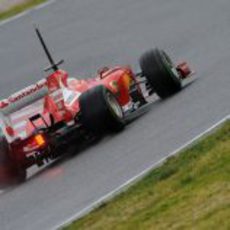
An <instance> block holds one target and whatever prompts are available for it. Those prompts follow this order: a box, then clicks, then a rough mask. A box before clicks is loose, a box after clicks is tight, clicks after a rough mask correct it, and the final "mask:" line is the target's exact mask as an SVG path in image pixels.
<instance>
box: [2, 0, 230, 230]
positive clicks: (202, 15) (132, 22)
mask: <svg viewBox="0 0 230 230" xmlns="http://www.w3.org/2000/svg"><path fill="white" fill-rule="evenodd" d="M229 11H230V2H229V0H219V1H216V0H203V1H200V0H193V1H191V0H168V1H166V0H165V1H162V0H142V1H139V0H116V1H113V0H84V1H80V0H65V1H61V0H57V1H56V2H55V3H52V4H50V5H48V6H47V7H45V8H42V9H39V10H35V11H32V12H30V13H29V14H27V15H25V16H23V17H21V18H19V19H17V20H13V21H11V22H8V23H6V24H3V25H2V26H0V57H1V59H0V60H1V61H0V70H1V72H0V73H1V74H0V75H1V76H0V86H1V89H0V96H1V97H3V96H6V95H8V94H10V93H11V92H14V91H15V90H18V89H19V88H21V87H23V86H26V85H28V84H30V83H32V82H34V81H36V80H38V79H40V78H41V77H42V76H44V74H43V73H42V71H41V67H45V66H46V65H47V61H46V59H45V57H44V54H43V51H42V49H41V48H40V45H39V43H38V41H37V39H36V37H35V34H34V31H33V26H32V25H33V23H36V24H39V25H40V27H41V28H42V31H43V33H44V34H45V37H46V40H47V42H48V43H49V45H50V47H51V49H52V51H53V52H54V56H55V57H57V58H58V57H61V58H64V59H65V61H66V64H65V65H64V68H65V69H67V70H68V71H69V72H70V73H71V75H73V76H90V75H93V73H94V72H95V69H97V68H98V67H100V66H101V65H104V64H105V65H107V64H108V65H116V64H132V65H133V67H134V68H135V69H137V70H138V64H137V63H138V62H137V61H138V58H139V56H140V54H141V53H142V52H143V51H145V50H146V49H148V48H150V47H155V46H158V47H162V48H164V49H165V50H166V51H167V52H169V54H171V56H173V57H175V59H174V60H175V61H178V60H184V59H186V60H188V61H189V63H191V65H192V67H193V68H194V69H195V70H196V71H197V75H196V76H197V78H198V80H196V81H195V82H194V83H193V84H191V85H190V86H189V87H187V88H186V89H184V90H182V91H181V92H180V93H179V94H177V95H175V96H173V97H171V98H170V99H168V100H165V101H160V100H157V101H156V102H155V103H154V104H153V105H152V106H151V108H150V111H149V112H148V113H147V114H145V115H144V116H142V117H141V118H139V119H137V120H136V121H135V122H133V123H131V124H130V125H128V126H127V128H126V130H125V131H124V132H122V133H120V134H119V135H114V136H108V137H105V138H104V139H103V140H101V141H100V142H99V143H97V144H95V145H94V146H91V147H89V148H86V149H85V150H83V151H81V152H80V153H78V154H77V155H75V156H74V157H69V158H67V159H64V160H63V161H61V162H59V163H57V164H54V165H52V166H50V167H48V168H47V169H46V170H43V171H41V172H39V173H36V174H33V175H32V176H31V177H30V178H29V180H28V181H27V182H26V183H24V184H23V185H21V186H18V187H15V188H13V189H10V190H9V191H6V192H5V193H3V194H1V195H0V229H1V230H9V229H12V230H13V229H24V230H26V229H28V230H33V229H35V230H37V229H52V228H53V227H54V226H57V225H59V224H60V223H62V222H63V221H65V220H66V219H68V218H69V217H70V216H72V215H74V213H76V212H79V211H80V210H82V209H83V208H85V207H86V206H88V205H90V204H91V203H92V202H94V201H95V200H97V199H99V198H100V197H102V196H104V195H105V194H107V193H109V192H110V191H111V190H113V189H115V188H117V187H118V186H119V185H121V184H123V183H124V182H126V181H127V180H129V179H130V178H131V177H133V176H135V175H136V174H138V173H140V172H141V171H142V170H144V169H145V168H147V167H148V166H150V165H151V164H153V163H154V162H157V161H159V160H160V159H161V158H163V157H165V156H167V155H168V154H169V153H170V152H172V151H173V150H175V149H177V148H178V147H179V146H181V145H183V144H184V143H185V142H187V141H189V140H190V139H192V138H193V137H194V136H196V135H197V134H199V133H200V132H202V131H204V130H205V129H207V128H208V127H210V126H211V125H212V124H214V123H215V122H217V121H218V120H220V119H221V118H222V117H224V116H225V115H226V114H228V113H229V110H230V100H229V98H230V90H229V86H230V65H229V63H230V15H229Z"/></svg>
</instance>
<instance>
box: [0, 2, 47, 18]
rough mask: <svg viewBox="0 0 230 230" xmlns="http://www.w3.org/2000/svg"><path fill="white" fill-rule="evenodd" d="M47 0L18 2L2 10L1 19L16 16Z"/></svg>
mask: <svg viewBox="0 0 230 230" xmlns="http://www.w3.org/2000/svg"><path fill="white" fill-rule="evenodd" d="M46 1H47V0H27V1H25V2H24V3H20V4H17V5H15V6H13V7H11V8H10V9H8V10H5V11H0V21H1V20H4V19H7V18H9V17H12V16H15V15H17V14H19V13H21V12H23V11H25V10H28V9H30V8H32V7H34V6H36V5H39V4H41V3H43V2H46Z"/></svg>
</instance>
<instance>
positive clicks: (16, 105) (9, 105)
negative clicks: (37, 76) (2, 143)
mask: <svg viewBox="0 0 230 230" xmlns="http://www.w3.org/2000/svg"><path fill="white" fill-rule="evenodd" d="M48 93H49V89H48V87H47V80H46V79H43V80H41V81H39V82H37V83H36V84H34V85H31V86H29V87H26V88H24V89H22V90H20V91H18V92H17V93H15V94H13V95H11V96H10V97H9V98H7V99H4V100H2V101H0V118H1V126H2V130H3V132H4V135H5V136H6V138H7V140H8V141H9V142H12V141H13V140H14V139H16V138H17V137H18V132H16V131H17V130H16V129H17V127H18V128H19V127H20V129H23V128H24V129H25V127H22V124H26V117H27V116H28V117H29V116H30V114H33V113H35V112H36V109H38V106H37V107H36V106H34V108H35V110H34V112H33V111H31V108H30V105H32V104H37V105H38V103H37V102H39V104H40V109H41V108H42V107H43V104H44V103H43V101H44V98H45V97H46V96H47V95H48ZM23 115H24V116H23ZM13 119H15V121H14V120H13Z"/></svg>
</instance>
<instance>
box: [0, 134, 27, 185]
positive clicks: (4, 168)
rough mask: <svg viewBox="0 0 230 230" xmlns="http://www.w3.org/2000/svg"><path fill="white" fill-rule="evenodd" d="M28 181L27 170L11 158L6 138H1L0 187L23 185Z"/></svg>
mask: <svg viewBox="0 0 230 230" xmlns="http://www.w3.org/2000/svg"><path fill="white" fill-rule="evenodd" d="M25 180H26V169H25V168H23V167H20V166H19V165H17V164H16V162H14V160H13V159H11V157H10V148H9V145H8V142H7V140H6V138H5V137H4V136H0V185H7V184H15V183H22V182H23V181H25Z"/></svg>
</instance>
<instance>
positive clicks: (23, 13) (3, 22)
mask: <svg viewBox="0 0 230 230" xmlns="http://www.w3.org/2000/svg"><path fill="white" fill-rule="evenodd" d="M56 1H57V0H48V1H47V2H44V3H42V4H39V5H37V6H35V7H32V8H30V9H28V10H26V11H23V12H22V13H19V14H16V15H15V16H13V17H10V18H8V19H5V20H3V21H1V22H0V26H2V25H5V24H6V23H8V22H11V21H14V20H17V19H19V18H21V17H23V16H25V15H27V14H29V13H30V12H31V11H33V10H39V9H41V8H43V7H46V6H48V5H50V4H52V3H54V2H56Z"/></svg>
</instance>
